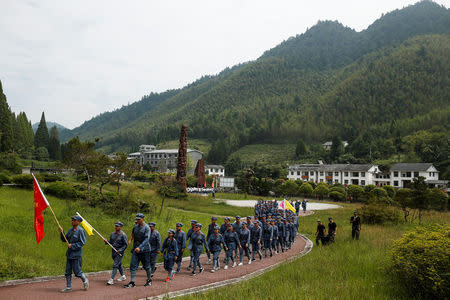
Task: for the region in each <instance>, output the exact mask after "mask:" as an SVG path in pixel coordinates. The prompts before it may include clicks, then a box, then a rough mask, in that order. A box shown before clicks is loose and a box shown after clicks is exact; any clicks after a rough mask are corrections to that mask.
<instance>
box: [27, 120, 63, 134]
mask: <svg viewBox="0 0 450 300" xmlns="http://www.w3.org/2000/svg"><path fill="white" fill-rule="evenodd" d="M46 123H47V128H48V130H50V128H52V127H53V126H56V128H58V131H59V134H61V133H62V132H64V131H69V130H70V129H68V128H67V127H65V126H63V125H61V124H59V123H56V122H46ZM38 126H39V122H37V123H34V124H33V125H32V126H31V127H32V128H33V131H34V132H35V133H36V130H37V128H38Z"/></svg>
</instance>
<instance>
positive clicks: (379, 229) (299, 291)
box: [184, 203, 450, 299]
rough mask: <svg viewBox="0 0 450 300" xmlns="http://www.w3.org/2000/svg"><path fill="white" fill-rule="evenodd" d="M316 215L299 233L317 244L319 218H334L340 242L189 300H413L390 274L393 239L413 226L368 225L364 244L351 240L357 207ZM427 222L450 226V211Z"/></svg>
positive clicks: (429, 216) (306, 220)
mask: <svg viewBox="0 0 450 300" xmlns="http://www.w3.org/2000/svg"><path fill="white" fill-rule="evenodd" d="M340 205H343V206H344V208H342V209H334V210H328V211H316V213H315V214H313V215H311V216H307V217H304V218H301V219H300V232H301V233H304V234H306V236H308V238H310V239H311V240H312V241H313V242H315V239H314V233H315V229H316V224H317V223H316V221H317V219H318V218H320V219H322V221H324V222H327V218H328V216H333V217H334V219H335V221H336V223H337V224H338V233H337V236H336V243H335V244H333V245H329V246H326V247H322V246H320V247H316V246H314V248H313V249H312V251H311V252H310V253H309V254H308V255H306V256H304V257H301V258H299V259H297V260H295V261H293V262H290V263H284V264H282V265H281V266H279V267H277V268H276V269H275V270H273V271H269V272H267V273H265V274H264V275H262V276H259V277H257V278H254V279H251V280H248V281H243V282H242V283H239V284H237V285H233V286H228V287H224V288H220V289H216V290H212V291H210V292H208V293H205V294H196V295H191V296H186V297H184V298H185V299H187V298H189V299H411V297H410V296H409V295H408V294H407V291H406V290H404V288H403V287H402V286H401V285H400V284H399V283H398V282H396V281H395V279H393V278H392V277H391V276H390V275H389V274H388V273H387V265H388V260H389V251H390V247H391V244H392V241H393V240H394V239H397V238H398V237H400V236H401V235H402V234H403V233H404V232H405V231H407V230H408V229H412V228H413V227H415V226H418V225H417V223H416V222H415V223H414V224H400V225H384V226H382V225H364V224H363V226H362V231H361V239H360V241H359V242H356V241H352V240H351V227H350V223H349V218H350V216H351V215H352V212H353V210H354V209H357V208H358V207H359V205H357V204H342V203H340ZM424 219H425V223H428V224H429V223H441V224H442V223H448V222H450V213H448V212H447V213H440V212H427V213H426V216H425V218H424Z"/></svg>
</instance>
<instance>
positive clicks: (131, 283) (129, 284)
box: [123, 281, 136, 289]
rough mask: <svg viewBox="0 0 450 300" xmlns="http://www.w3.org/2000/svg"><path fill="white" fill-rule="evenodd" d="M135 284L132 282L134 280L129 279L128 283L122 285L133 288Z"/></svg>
mask: <svg viewBox="0 0 450 300" xmlns="http://www.w3.org/2000/svg"><path fill="white" fill-rule="evenodd" d="M135 286H136V285H135V284H134V281H130V282H129V283H128V284H125V285H124V286H123V287H124V288H126V289H129V288H134V287H135Z"/></svg>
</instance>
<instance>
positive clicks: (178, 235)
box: [174, 223, 186, 273]
mask: <svg viewBox="0 0 450 300" xmlns="http://www.w3.org/2000/svg"><path fill="white" fill-rule="evenodd" d="M181 227H183V223H177V230H176V231H175V236H174V237H175V240H176V241H177V242H178V253H177V259H176V261H175V262H176V263H177V271H176V272H177V273H178V272H180V270H181V262H182V261H183V252H184V249H185V248H186V233H184V231H183V230H181Z"/></svg>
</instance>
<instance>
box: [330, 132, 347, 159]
mask: <svg viewBox="0 0 450 300" xmlns="http://www.w3.org/2000/svg"><path fill="white" fill-rule="evenodd" d="M331 143H332V144H331V149H330V158H331V160H332V161H334V160H336V159H337V158H338V157H339V156H340V155H341V154H342V152H344V151H343V148H344V147H343V145H342V141H341V139H340V138H339V137H338V136H336V135H335V136H334V137H333V139H332V140H331Z"/></svg>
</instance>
